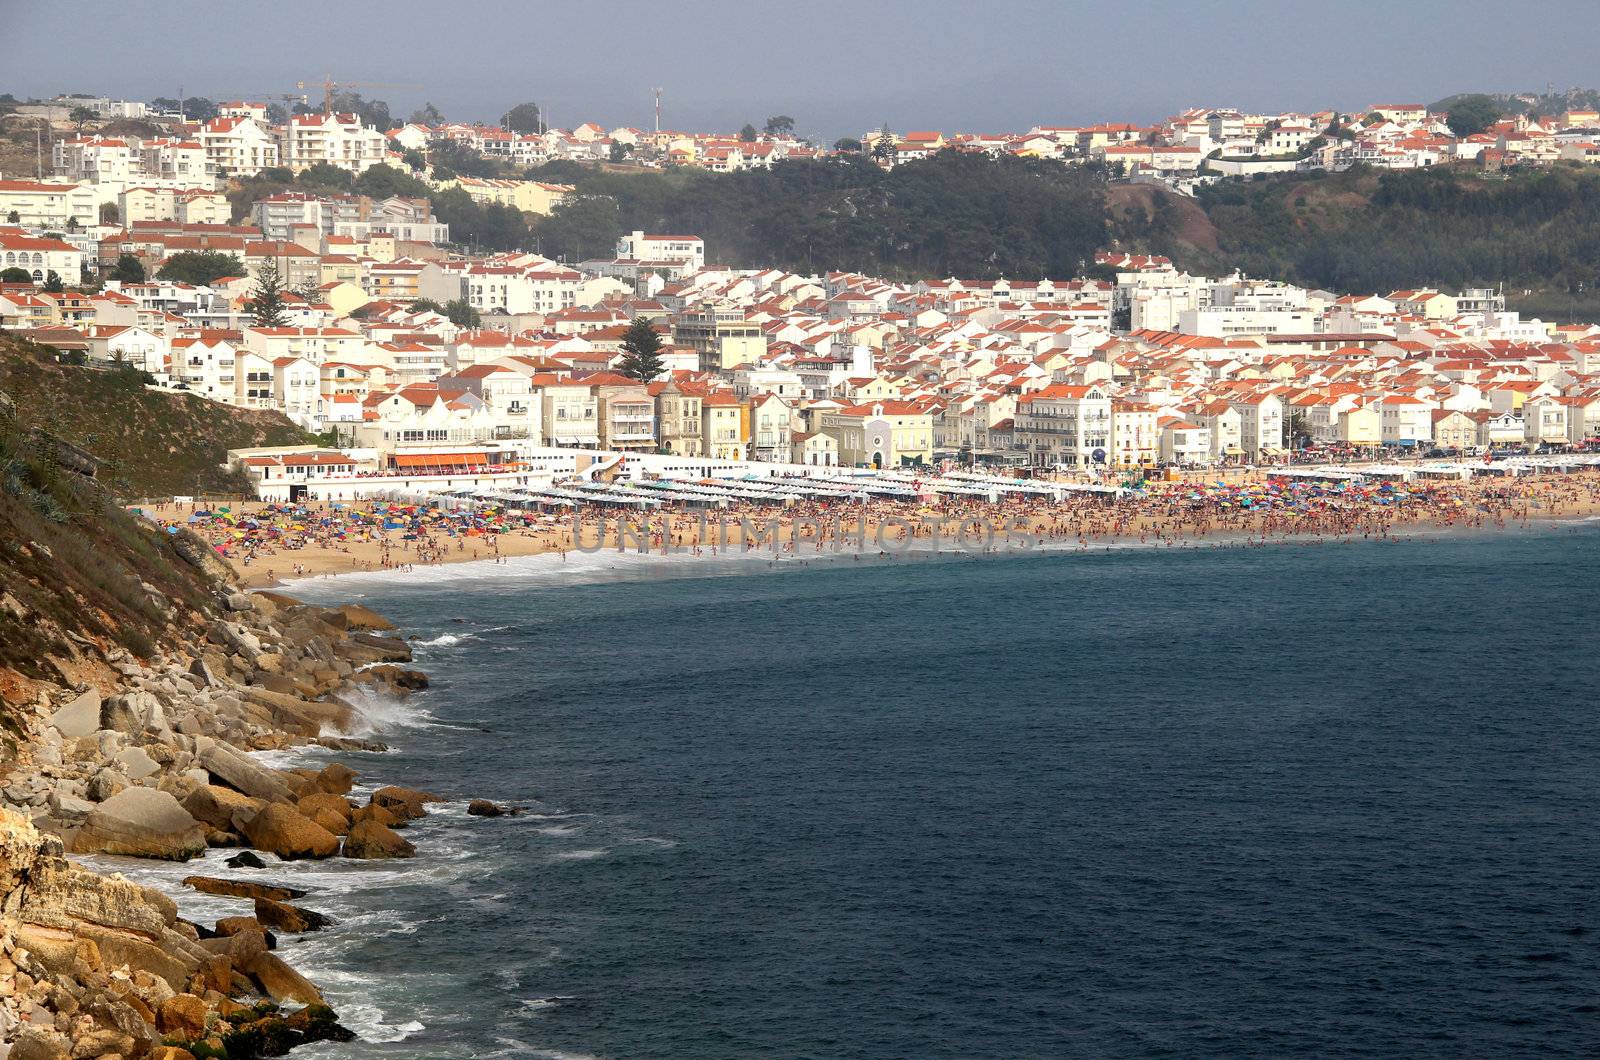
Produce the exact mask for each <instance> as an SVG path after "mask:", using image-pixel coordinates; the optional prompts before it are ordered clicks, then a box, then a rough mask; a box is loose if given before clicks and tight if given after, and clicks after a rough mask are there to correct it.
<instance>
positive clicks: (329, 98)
mask: <svg viewBox="0 0 1600 1060" xmlns="http://www.w3.org/2000/svg"><path fill="white" fill-rule="evenodd" d="M318 85H321V86H322V113H324V114H332V113H333V94H334V92H335V91H337V90H339V89H341V88H398V89H403V90H405V91H408V92H421V91H422V86H421V85H394V84H388V83H387V82H383V81H335V80H334V79H333V75H331V74H329V75H325V76H324V77H323V79H322V80H321V81H296V82H295V83H294V87H295V88H298V89H301V90H302V91H303V90H305V89H308V88H316V87H317V86H318Z"/></svg>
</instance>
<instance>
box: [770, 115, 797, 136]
mask: <svg viewBox="0 0 1600 1060" xmlns="http://www.w3.org/2000/svg"><path fill="white" fill-rule="evenodd" d="M763 131H764V132H766V134H767V135H768V136H792V135H794V119H793V118H791V117H789V115H787V114H778V115H775V116H773V117H771V118H768V119H767V124H766V127H765V129H764V130H763Z"/></svg>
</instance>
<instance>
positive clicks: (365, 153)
mask: <svg viewBox="0 0 1600 1060" xmlns="http://www.w3.org/2000/svg"><path fill="white" fill-rule="evenodd" d="M387 153H388V141H387V140H386V139H385V137H384V135H383V134H382V133H381V132H378V131H377V130H376V129H369V128H367V127H366V126H364V125H362V124H361V119H360V117H359V116H357V115H355V114H296V115H294V116H293V117H292V118H290V119H289V123H288V125H286V126H285V127H284V133H283V142H282V144H281V145H280V151H279V157H280V158H282V160H283V162H282V164H283V165H285V166H288V167H289V168H290V169H292V170H294V171H295V172H296V173H298V172H300V171H301V170H303V169H309V168H310V167H312V166H314V165H316V164H317V163H318V162H326V163H327V164H328V165H330V166H337V167H338V168H340V169H348V170H349V171H350V172H352V173H360V172H363V171H364V170H366V169H369V168H371V167H372V166H375V165H377V164H378V163H379V162H382V161H383V160H384V157H385V156H386V154H387Z"/></svg>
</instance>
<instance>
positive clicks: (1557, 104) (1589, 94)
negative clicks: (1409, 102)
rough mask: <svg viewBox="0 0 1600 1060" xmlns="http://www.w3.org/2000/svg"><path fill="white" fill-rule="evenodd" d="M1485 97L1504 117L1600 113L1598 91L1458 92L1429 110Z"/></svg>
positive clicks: (1441, 100) (1431, 105)
mask: <svg viewBox="0 0 1600 1060" xmlns="http://www.w3.org/2000/svg"><path fill="white" fill-rule="evenodd" d="M1476 95H1487V96H1488V97H1489V98H1490V99H1492V100H1494V101H1495V103H1497V104H1498V105H1499V106H1500V109H1501V110H1502V111H1503V112H1505V113H1506V114H1528V115H1532V116H1534V117H1540V116H1542V115H1546V114H1563V113H1565V112H1567V111H1569V110H1600V90H1597V89H1593V88H1569V89H1567V90H1566V91H1565V92H1484V93H1479V92H1457V93H1456V94H1455V95H1453V96H1446V97H1445V98H1443V99H1439V100H1435V101H1433V102H1432V103H1430V104H1428V109H1429V110H1430V111H1432V112H1433V113H1435V114H1441V113H1443V112H1445V111H1447V110H1449V109H1450V107H1451V105H1452V104H1454V103H1455V102H1456V101H1458V100H1460V99H1462V98H1464V97H1466V96H1476Z"/></svg>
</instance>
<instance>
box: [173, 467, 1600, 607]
mask: <svg viewBox="0 0 1600 1060" xmlns="http://www.w3.org/2000/svg"><path fill="white" fill-rule="evenodd" d="M1597 511H1600V472H1597V471H1590V470H1585V471H1577V472H1572V473H1568V474H1559V475H1537V476H1534V475H1529V476H1523V477H1518V478H1483V479H1473V480H1471V481H1447V482H1429V483H1417V482H1412V483H1400V482H1374V481H1360V482H1355V481H1312V482H1308V481H1283V480H1278V479H1272V478H1258V479H1254V480H1250V481H1234V482H1220V481H1219V482H1193V481H1190V482H1172V483H1150V484H1147V485H1146V486H1145V488H1143V489H1139V490H1131V491H1123V492H1122V493H1120V494H1115V495H1114V494H1069V495H1067V496H1066V497H1065V498H1063V499H1061V500H1052V499H1049V498H1042V497H1027V498H1020V497H1018V498H1012V499H1004V500H1000V501H998V502H991V501H988V500H986V499H976V498H973V497H971V496H923V497H919V498H916V499H915V500H888V499H875V500H869V501H864V502H862V501H854V500H843V499H839V500H797V501H791V503H789V504H788V505H787V506H783V507H778V506H775V505H770V504H762V503H759V502H754V501H752V502H748V503H741V504H736V505H731V506H729V507H726V508H716V509H690V508H684V507H670V506H669V507H666V508H661V509H656V510H652V511H648V512H642V511H634V510H605V509H599V508H596V507H585V508H579V509H577V510H572V509H559V510H553V511H541V510H537V509H528V510H522V509H518V508H515V507H507V506H506V505H503V504H483V503H460V502H452V503H451V504H450V505H448V506H430V505H418V504H397V503H386V502H376V501H374V502H368V503H350V504H336V503H312V504H265V503H248V504H240V505H219V506H215V507H209V506H206V505H204V504H201V503H194V504H179V503H176V502H168V503H166V504H160V505H156V506H154V507H147V508H145V509H143V513H144V514H145V515H147V516H148V517H150V518H152V519H155V520H156V521H158V522H160V523H161V524H162V525H163V526H165V527H169V528H172V529H173V532H176V528H178V527H185V528H187V529H189V530H192V531H194V532H195V533H197V534H199V535H200V536H201V537H202V538H204V539H205V540H206V541H207V542H208V543H209V544H210V545H211V546H212V547H213V548H214V549H215V550H216V551H217V553H218V554H219V555H220V556H222V557H223V558H225V559H227V560H229V561H231V562H233V563H234V564H235V565H236V566H237V567H239V568H240V569H241V571H242V572H243V573H245V574H246V576H247V578H249V579H250V580H258V581H272V580H275V579H277V578H282V577H292V576H302V575H306V574H318V573H332V572H344V571H364V570H407V569H414V568H415V567H417V566H423V565H432V564H439V563H445V562H450V561H455V560H468V559H480V560H494V561H496V562H503V561H505V560H506V559H507V558H509V557H510V556H514V555H531V554H535V553H543V552H559V553H561V554H562V555H565V554H566V553H567V552H568V551H570V550H572V549H574V548H579V549H589V550H593V549H602V548H622V549H626V550H629V551H637V550H641V549H642V550H645V551H667V550H669V549H670V550H680V551H688V552H692V553H694V554H697V555H704V554H717V553H719V552H730V551H732V552H749V551H754V550H760V549H771V550H774V551H783V552H788V553H798V552H801V551H803V550H813V551H818V552H820V551H823V550H839V549H844V548H857V549H861V550H864V551H870V550H885V549H888V550H898V549H903V548H906V547H942V546H944V545H946V544H948V545H949V546H950V547H966V548H971V547H974V545H976V546H977V547H982V548H984V549H985V550H993V549H1000V548H1004V547H1006V545H1007V542H1008V541H1009V540H1011V539H1014V538H1015V537H1016V536H1017V535H1019V534H1026V535H1028V536H1029V537H1030V538H1031V539H1032V541H1033V543H1035V544H1037V543H1040V542H1044V543H1048V544H1052V545H1055V546H1057V547H1079V548H1085V549H1086V548H1089V547H1091V546H1096V545H1110V544H1115V543H1127V542H1131V541H1138V542H1141V543H1146V544H1151V543H1154V544H1157V545H1167V546H1172V545H1187V544H1192V543H1195V542H1198V541H1201V540H1203V539H1218V540H1221V541H1227V542H1233V543H1250V544H1264V543H1267V542H1270V541H1273V540H1280V539H1289V538H1301V539H1312V540H1336V539H1369V540H1371V539H1378V540H1385V539H1391V538H1393V537H1394V536H1395V535H1396V533H1397V532H1399V531H1401V530H1403V529H1406V528H1411V527H1418V526H1424V525H1427V526H1436V527H1459V528H1503V527H1505V526H1507V525H1510V524H1526V523H1527V521H1528V520H1529V519H1530V518H1535V517H1559V516H1564V515H1566V516H1571V515H1580V514H1590V513H1594V512H1597Z"/></svg>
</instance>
